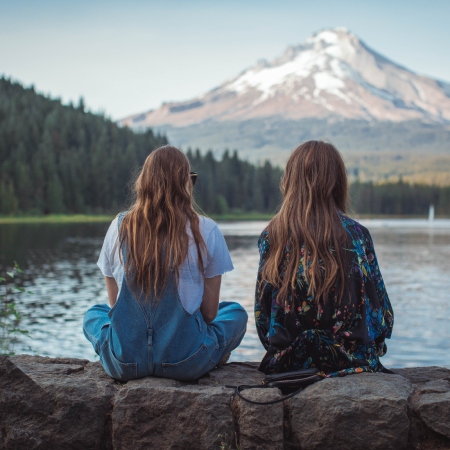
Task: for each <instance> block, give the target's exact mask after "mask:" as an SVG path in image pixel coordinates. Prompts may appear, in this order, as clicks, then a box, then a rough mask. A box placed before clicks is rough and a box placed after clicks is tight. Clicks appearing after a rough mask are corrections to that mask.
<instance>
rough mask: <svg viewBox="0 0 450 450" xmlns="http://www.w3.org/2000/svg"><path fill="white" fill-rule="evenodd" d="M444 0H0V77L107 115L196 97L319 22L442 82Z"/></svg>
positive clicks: (446, 38)
mask: <svg viewBox="0 0 450 450" xmlns="http://www.w3.org/2000/svg"><path fill="white" fill-rule="evenodd" d="M449 17H450V1H449V0H428V1H426V2H425V1H423V0H378V1H376V2H375V1H372V0H314V1H311V0H309V1H304V0H287V1H283V0H278V1H277V2H275V1H274V0H271V1H269V0H248V1H246V0H227V1H217V0H190V1H182V0H164V1H156V0H146V1H144V0H127V1H117V0H70V1H67V0H38V1H37V0H14V1H12V0H0V76H2V75H3V76H6V77H11V78H12V79H13V80H16V81H19V82H21V83H23V84H24V85H25V86H30V85H32V84H33V85H34V86H35V89H36V90H37V91H38V92H41V93H44V94H46V95H51V96H52V97H59V98H61V99H62V100H63V102H65V103H67V102H69V101H73V102H74V103H78V101H79V98H80V97H83V99H84V102H85V104H86V106H87V107H88V108H89V109H90V110H91V111H93V112H102V113H104V114H106V115H107V116H108V117H111V118H112V119H115V120H116V119H120V118H124V117H126V116H128V115H130V114H134V113H139V112H143V111H148V110H149V109H153V108H157V107H158V106H160V105H161V103H163V102H165V101H182V100H188V99H190V98H193V97H195V96H197V95H200V94H203V93H205V92H207V91H209V90H210V89H213V88H215V87H217V86H219V85H220V84H222V83H223V82H224V81H226V80H228V79H230V78H234V77H235V76H237V75H238V74H239V73H240V72H242V71H243V70H244V69H246V68H248V67H250V66H252V65H254V64H255V63H256V62H257V61H258V60H259V59H263V58H264V59H268V60H271V59H273V58H275V57H277V56H279V55H281V54H282V53H283V52H284V50H285V49H286V47H288V46H289V45H296V44H300V43H302V42H304V41H305V40H306V38H307V37H308V36H310V35H311V34H312V33H314V32H316V31H319V30H321V29H323V28H330V27H331V28H334V27H340V26H343V27H346V28H348V29H349V30H350V31H352V32H353V33H355V34H356V35H358V36H359V37H360V38H361V39H362V40H363V41H364V42H365V43H366V44H367V45H369V46H370V47H371V48H373V49H374V50H376V51H377V52H379V53H381V54H382V55H384V56H386V57H388V58H390V59H392V60H394V61H395V62H397V63H399V64H401V65H404V66H406V67H407V68H409V69H411V70H413V71H415V72H417V73H420V74H424V75H428V76H432V77H434V78H438V79H441V80H445V81H449V82H450V58H449V55H450V50H449V49H450V27H449V24H448V19H449Z"/></svg>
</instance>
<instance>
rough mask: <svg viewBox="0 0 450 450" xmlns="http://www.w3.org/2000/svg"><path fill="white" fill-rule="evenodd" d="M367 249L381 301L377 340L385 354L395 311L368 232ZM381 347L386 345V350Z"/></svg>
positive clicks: (372, 277)
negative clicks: (386, 341)
mask: <svg viewBox="0 0 450 450" xmlns="http://www.w3.org/2000/svg"><path fill="white" fill-rule="evenodd" d="M365 251H366V256H367V262H368V265H369V268H370V277H371V279H372V282H373V284H374V285H375V288H376V293H377V297H378V302H379V311H378V323H377V326H378V330H377V331H378V333H377V334H378V336H379V337H378V339H377V342H378V343H379V344H380V353H383V354H384V351H385V346H384V345H383V343H384V339H385V338H390V337H391V334H392V328H393V325H394V311H393V309H392V305H391V302H390V300H389V296H388V293H387V291H386V286H385V284H384V281H383V277H382V275H381V271H380V267H379V265H378V259H377V256H376V254H375V248H374V245H373V241H372V237H371V236H370V233H369V232H367V235H366V242H365ZM381 347H384V351H383V349H382V348H381Z"/></svg>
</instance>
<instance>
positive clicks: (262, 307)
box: [255, 231, 273, 350]
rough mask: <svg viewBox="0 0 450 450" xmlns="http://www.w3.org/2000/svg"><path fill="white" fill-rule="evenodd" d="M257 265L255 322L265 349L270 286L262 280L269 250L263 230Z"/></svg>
mask: <svg viewBox="0 0 450 450" xmlns="http://www.w3.org/2000/svg"><path fill="white" fill-rule="evenodd" d="M258 248H259V255H260V259H259V266H258V275H257V280H256V289H255V324H256V331H257V332H258V337H259V339H260V341H261V343H262V345H263V346H264V348H265V349H266V350H267V349H268V347H269V330H270V311H271V304H272V290H273V289H272V286H271V285H270V284H268V283H266V282H264V281H262V269H263V267H264V263H265V260H266V257H267V255H268V252H269V240H268V235H267V231H263V233H262V234H261V236H260V238H259V240H258Z"/></svg>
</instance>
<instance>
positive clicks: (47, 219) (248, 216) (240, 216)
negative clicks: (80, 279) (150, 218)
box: [0, 212, 273, 224]
mask: <svg viewBox="0 0 450 450" xmlns="http://www.w3.org/2000/svg"><path fill="white" fill-rule="evenodd" d="M114 217H115V216H114V215H110V216H109V215H89V214H73V215H70V214H49V215H46V216H10V217H9V216H5V217H0V224H16V223H25V224H27V223H89V222H110V221H111V220H113V219H114ZM208 217H211V218H212V219H214V220H267V221H268V220H270V219H271V218H272V217H273V214H263V213H254V212H251V213H242V212H238V213H229V214H211V215H208Z"/></svg>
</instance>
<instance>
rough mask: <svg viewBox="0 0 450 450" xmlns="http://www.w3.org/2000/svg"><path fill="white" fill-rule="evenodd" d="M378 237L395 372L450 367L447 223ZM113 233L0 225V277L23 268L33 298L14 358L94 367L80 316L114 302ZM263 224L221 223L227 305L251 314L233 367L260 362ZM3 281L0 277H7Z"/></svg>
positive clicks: (385, 230)
mask: <svg viewBox="0 0 450 450" xmlns="http://www.w3.org/2000/svg"><path fill="white" fill-rule="evenodd" d="M362 223H363V224H364V225H366V226H367V227H368V228H369V229H370V231H371V234H372V236H373V239H374V242H375V249H376V252H377V255H378V259H379V263H380V267H381V271H382V274H383V276H384V279H385V283H386V286H387V290H388V293H389V296H390V299H391V302H392V305H393V308H394V312H395V325H394V333H393V337H392V339H391V340H390V341H388V353H387V354H386V356H385V357H384V358H383V362H384V364H385V365H386V366H388V367H407V366H430V365H440V366H446V367H450V356H449V352H450V326H449V317H450V275H449V273H450V262H449V260H450V220H436V221H434V222H433V223H432V225H430V224H429V223H428V222H427V221H425V220H423V221H420V220H369V221H362ZM108 225H109V224H106V223H104V224H38V225H33V224H31V225H0V271H1V274H3V273H4V271H5V269H6V267H10V265H11V263H12V262H13V261H14V260H16V261H17V262H19V264H20V265H21V266H22V268H23V269H24V270H25V272H26V273H25V275H24V277H23V285H24V286H26V287H27V288H28V289H30V290H32V291H33V292H34V295H22V296H19V297H17V303H18V309H19V310H20V311H21V313H22V321H21V323H20V325H19V326H20V327H21V328H25V329H27V330H29V332H30V337H23V338H21V341H20V342H19V343H18V344H17V345H16V347H15V349H14V350H15V352H16V353H37V354H41V355H48V356H71V357H79V358H87V359H91V360H94V359H95V354H94V351H93V349H92V347H91V345H90V344H89V343H88V341H86V340H85V338H84V336H83V333H82V331H81V326H82V318H83V314H84V312H85V311H86V309H88V308H89V307H90V306H91V305H93V304H95V303H104V302H107V296H106V291H105V289H104V281H103V277H102V275H101V273H100V271H99V270H98V268H97V266H96V261H97V257H98V253H99V251H100V248H101V245H102V242H103V237H104V234H105V232H106V230H107V228H108ZM265 225H266V223H265V222H233V223H220V224H219V226H220V228H221V230H222V232H223V233H224V235H225V237H226V240H227V243H228V247H229V249H230V252H231V256H232V259H233V262H234V265H235V270H234V271H233V272H231V273H229V274H226V275H225V276H224V277H223V282H222V291H221V299H222V300H233V301H238V302H240V303H241V304H242V305H243V306H244V307H245V308H246V309H247V311H248V313H249V317H250V319H249V323H248V332H247V335H246V336H245V338H244V341H243V343H242V345H241V346H240V348H238V349H237V350H236V351H235V352H233V354H232V360H235V361H242V360H254V361H255V360H259V359H261V357H262V355H263V348H262V346H261V344H260V342H259V339H258V337H257V335H256V332H255V326H254V320H253V314H252V310H253V300H254V297H253V296H254V289H255V276H256V270H257V265H258V251H257V246H256V243H257V239H258V235H259V233H260V232H261V230H262V229H263V228H264V226H265ZM1 274H0V276H1Z"/></svg>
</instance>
